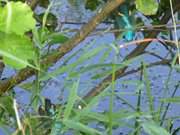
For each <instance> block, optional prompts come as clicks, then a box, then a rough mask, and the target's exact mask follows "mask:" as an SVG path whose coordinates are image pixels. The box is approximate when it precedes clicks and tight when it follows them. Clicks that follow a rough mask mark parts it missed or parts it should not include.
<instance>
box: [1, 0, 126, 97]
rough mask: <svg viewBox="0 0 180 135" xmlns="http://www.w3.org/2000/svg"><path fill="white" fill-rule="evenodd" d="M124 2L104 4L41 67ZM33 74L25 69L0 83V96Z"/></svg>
mask: <svg viewBox="0 0 180 135" xmlns="http://www.w3.org/2000/svg"><path fill="white" fill-rule="evenodd" d="M123 2H124V0H111V1H109V2H107V3H106V4H105V6H104V7H103V8H102V9H100V10H99V12H98V13H97V15H95V16H94V17H92V19H91V20H90V21H89V22H88V23H87V24H86V25H84V26H83V27H82V28H81V29H80V31H79V32H77V34H75V36H74V37H72V38H71V39H70V40H69V41H67V42H65V43H64V44H63V45H61V46H60V48H59V53H57V54H54V55H50V56H47V57H46V58H44V59H43V60H42V61H41V64H42V66H43V65H47V64H51V65H52V64H54V63H56V62H57V61H58V60H59V59H60V58H62V57H63V56H64V55H65V54H67V53H68V52H70V51H71V50H72V49H73V48H74V47H76V46H77V45H78V44H79V43H80V42H81V41H83V40H84V39H85V38H86V37H87V36H88V34H90V33H91V32H92V31H93V30H94V29H95V28H96V26H97V25H98V24H99V23H100V22H101V21H103V20H104V19H105V18H106V17H107V16H108V15H109V14H110V13H111V12H112V11H113V10H115V9H116V8H117V7H118V6H119V5H121V4H122V3H123ZM34 74H35V70H34V69H32V68H29V67H27V68H25V69H22V70H20V71H19V72H18V73H17V74H16V75H14V76H12V77H10V78H8V79H6V80H3V81H0V95H2V94H3V93H5V92H6V91H7V90H9V89H11V88H12V87H14V86H15V85H17V84H19V83H21V82H22V81H24V80H26V79H27V78H29V77H31V76H32V75H34Z"/></svg>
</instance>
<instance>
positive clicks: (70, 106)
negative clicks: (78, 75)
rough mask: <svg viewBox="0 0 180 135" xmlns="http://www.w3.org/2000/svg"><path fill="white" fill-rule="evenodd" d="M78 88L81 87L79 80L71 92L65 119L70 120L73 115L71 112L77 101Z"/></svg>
mask: <svg viewBox="0 0 180 135" xmlns="http://www.w3.org/2000/svg"><path fill="white" fill-rule="evenodd" d="M78 86H79V80H78V81H77V82H75V83H74V84H73V86H72V89H71V91H70V95H69V98H68V102H67V105H66V108H65V110H64V119H68V118H69V116H70V114H71V111H72V109H73V106H74V104H75V101H76V99H77V90H78Z"/></svg>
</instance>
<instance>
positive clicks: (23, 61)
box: [0, 32, 36, 69]
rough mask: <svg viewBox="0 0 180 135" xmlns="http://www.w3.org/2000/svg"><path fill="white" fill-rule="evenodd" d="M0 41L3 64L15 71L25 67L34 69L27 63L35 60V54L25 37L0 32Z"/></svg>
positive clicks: (29, 41) (30, 43)
mask: <svg viewBox="0 0 180 135" xmlns="http://www.w3.org/2000/svg"><path fill="white" fill-rule="evenodd" d="M0 39H1V45H0V53H1V54H2V55H3V61H4V63H5V64H7V65H10V66H12V67H14V68H16V69H21V68H24V67H26V66H27V65H28V66H30V67H32V68H36V67H35V66H33V65H32V64H30V63H29V62H28V60H33V59H36V53H35V51H34V48H33V44H32V42H31V40H30V39H29V38H28V37H27V36H18V35H16V34H5V33H2V32H0Z"/></svg>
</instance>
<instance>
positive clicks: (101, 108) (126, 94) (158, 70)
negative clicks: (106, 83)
mask: <svg viewBox="0 0 180 135" xmlns="http://www.w3.org/2000/svg"><path fill="white" fill-rule="evenodd" d="M64 2H65V1H64ZM65 3H66V2H65ZM66 4H67V3H66ZM66 4H64V5H63V8H57V9H54V10H55V11H56V14H58V13H59V18H60V20H61V19H62V20H61V21H63V19H64V17H65V16H64V15H62V10H65V11H68V10H69V9H68V7H67V5H66ZM61 7H62V6H61ZM88 15H89V17H90V16H91V14H88ZM83 17H84V16H82V17H78V18H76V17H75V18H69V20H71V19H72V20H73V19H75V20H76V19H77V20H78V19H79V18H80V19H82V18H83ZM84 18H86V17H84ZM83 21H84V20H83ZM85 21H87V20H85ZM63 27H64V28H79V27H80V26H75V25H64V26H63ZM98 27H99V28H104V27H107V25H100V26H98ZM92 39H95V43H94V44H93V45H91V46H92V47H90V49H93V48H96V47H97V46H100V45H103V44H106V45H107V46H110V43H112V42H113V41H114V35H113V34H104V35H103V36H91V37H88V38H87V39H86V40H84V41H83V42H82V43H81V44H80V45H79V46H78V47H76V48H74V49H73V51H72V52H70V53H69V54H68V55H67V56H65V57H64V58H63V59H62V60H61V61H60V62H57V64H56V65H54V66H53V67H51V68H50V69H49V70H50V71H52V70H54V69H56V68H57V67H58V66H60V65H62V64H63V60H65V59H66V58H67V57H68V56H69V55H71V54H72V53H73V52H75V51H77V50H79V49H81V48H83V46H84V45H86V44H87V43H90V42H91V41H92ZM120 42H121V41H120ZM133 48H135V46H130V47H128V48H122V49H121V50H120V54H121V55H122V56H125V55H126V54H128V53H129V52H130V51H131V50H133ZM146 50H148V51H151V52H155V53H157V54H158V55H160V56H162V57H163V56H165V55H166V54H167V53H168V52H167V50H166V49H165V48H164V47H163V46H161V45H160V44H158V43H157V42H153V43H151V45H149V47H148V48H147V49H146ZM81 53H83V52H81ZM81 53H79V54H78V55H77V56H76V57H74V58H72V59H71V60H70V61H69V62H68V63H67V64H71V63H73V62H75V61H76V60H77V59H78V58H79V56H80V55H81ZM85 53H86V52H85ZM102 54H103V52H102V53H99V54H98V55H97V56H96V57H94V58H93V59H90V60H88V61H87V62H86V63H83V64H82V65H79V66H84V65H88V64H89V65H90V64H97V63H98V62H99V59H100V58H101V56H102ZM114 54H115V52H114V50H112V52H111V53H110V55H109V57H108V58H107V59H106V60H105V63H108V62H112V60H113V59H114V57H115V55H114ZM121 60H122V59H121V58H120V57H119V59H118V62H119V63H120V62H121ZM157 60H159V59H157V58H156V57H154V56H150V55H142V56H141V57H140V58H139V59H137V60H136V61H134V62H133V63H132V64H131V65H130V69H135V68H136V67H139V66H140V63H141V62H142V61H144V62H145V63H150V62H155V61H157ZM147 70H148V77H149V80H150V81H151V89H152V92H153V95H154V98H155V102H154V104H155V106H156V107H158V106H159V105H160V102H159V99H160V98H161V97H162V96H163V93H164V90H165V82H166V80H167V78H168V74H169V71H170V69H169V67H166V66H156V67H153V68H150V69H147ZM7 74H8V75H9V76H10V75H11V74H13V73H12V70H11V69H8V70H6V71H5V72H4V75H7ZM91 75H92V73H85V74H82V75H81V77H80V86H79V89H78V90H79V95H84V93H87V92H88V90H90V89H91V88H93V87H94V86H96V84H98V83H99V82H101V79H99V80H92V79H91V78H90V76H91ZM66 77H67V74H62V75H59V76H58V77H57V78H56V79H57V80H58V81H55V80H51V81H50V82H48V83H47V84H46V85H45V87H44V89H43V91H42V95H43V96H45V97H47V98H49V99H51V100H52V102H54V103H59V102H61V101H60V97H61V96H62V95H63V96H64V97H67V95H68V91H67V90H66V86H64V84H65V81H66V80H65V79H66ZM139 78H140V76H139V72H138V73H134V74H131V75H128V76H126V77H123V78H120V79H118V81H117V83H116V88H115V91H116V92H118V93H121V97H123V98H124V99H126V100H127V101H128V102H129V103H130V104H132V105H133V106H136V102H137V95H135V89H136V86H135V85H134V84H123V83H122V82H124V81H130V80H131V81H135V80H139ZM73 81H74V80H72V82H73ZM179 81H180V74H179V73H177V72H176V71H175V70H173V71H172V75H171V79H170V82H169V85H168V91H167V94H166V95H167V96H169V95H171V94H172V92H173V90H174V88H175V85H177V84H178V82H179ZM69 83H71V81H69ZM15 90H16V93H17V100H18V102H19V103H21V104H22V105H26V104H29V102H30V95H31V94H30V93H29V92H27V91H24V90H22V89H20V88H18V87H16V88H15ZM143 91H144V94H143V98H142V103H143V104H142V105H141V107H142V108H143V111H144V112H146V111H148V105H147V104H148V101H147V98H146V93H145V88H144V90H143ZM176 96H180V90H178V91H177V93H176ZM63 100H66V99H63ZM108 104H109V98H108V97H107V98H104V99H102V100H101V102H100V103H99V105H98V106H97V107H96V108H95V111H98V112H105V111H108V109H109V106H108ZM121 109H127V105H126V104H124V103H123V102H122V101H120V100H119V99H118V98H117V99H116V100H115V101H114V111H118V110H121ZM167 116H169V117H170V116H180V106H179V105H177V104H173V105H171V106H170V108H169V110H168V114H167ZM89 126H90V127H94V128H98V129H99V130H100V131H104V130H105V127H104V126H103V125H101V124H98V123H90V124H89ZM175 126H176V127H180V120H177V121H176V122H175ZM128 131H129V130H128V129H126V128H117V129H115V130H114V131H113V135H126V134H125V133H127V132H128ZM68 134H69V135H70V134H72V133H67V135H68ZM0 135H4V133H3V132H2V130H0Z"/></svg>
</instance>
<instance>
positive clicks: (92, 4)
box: [85, 0, 135, 41]
mask: <svg viewBox="0 0 180 135" xmlns="http://www.w3.org/2000/svg"><path fill="white" fill-rule="evenodd" d="M102 1H103V2H107V1H108V0H87V1H86V4H85V8H86V9H90V10H92V11H94V10H95V9H97V6H98V5H100V4H101V3H102ZM130 6H131V2H130V0H126V2H124V3H123V4H121V5H120V6H119V7H118V8H117V9H116V10H115V12H113V13H112V14H110V16H109V19H110V20H112V21H113V23H114V28H115V29H116V30H119V29H125V31H124V32H123V33H120V32H115V37H116V38H117V37H120V36H121V37H123V38H124V39H125V40H126V41H131V40H133V38H134V35H135V32H134V30H133V23H132V22H133V21H132V20H133V18H132V15H131V14H130Z"/></svg>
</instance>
